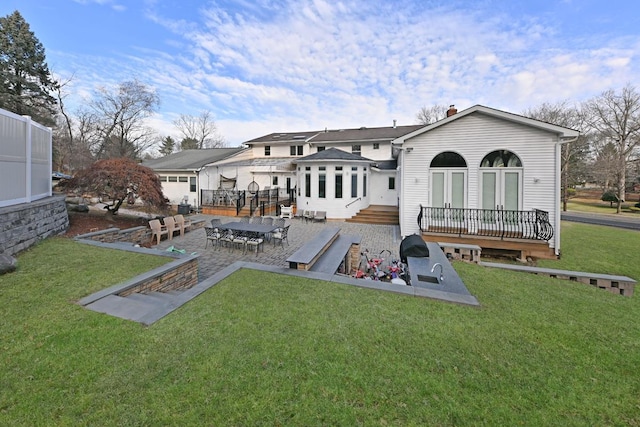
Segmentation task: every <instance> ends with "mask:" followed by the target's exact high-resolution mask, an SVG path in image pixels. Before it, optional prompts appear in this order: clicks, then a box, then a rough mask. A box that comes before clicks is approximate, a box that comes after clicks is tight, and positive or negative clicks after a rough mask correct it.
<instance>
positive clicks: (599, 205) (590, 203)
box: [567, 200, 638, 218]
mask: <svg viewBox="0 0 640 427" xmlns="http://www.w3.org/2000/svg"><path fill="white" fill-rule="evenodd" d="M634 205H635V202H631V203H623V204H622V212H620V213H619V214H618V213H617V207H616V205H615V203H614V204H613V206H611V204H610V203H609V202H602V201H599V200H572V201H569V202H567V210H568V211H575V212H587V213H597V214H612V215H622V216H630V217H633V218H637V217H638V212H637V208H634Z"/></svg>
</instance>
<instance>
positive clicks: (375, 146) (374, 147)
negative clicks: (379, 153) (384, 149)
mask: <svg viewBox="0 0 640 427" xmlns="http://www.w3.org/2000/svg"><path fill="white" fill-rule="evenodd" d="M373 149H374V150H379V149H380V144H379V143H377V142H374V143H373Z"/></svg>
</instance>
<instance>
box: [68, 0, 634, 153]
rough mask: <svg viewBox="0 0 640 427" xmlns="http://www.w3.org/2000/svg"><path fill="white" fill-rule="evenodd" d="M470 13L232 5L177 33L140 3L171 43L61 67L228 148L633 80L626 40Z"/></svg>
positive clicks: (471, 9) (311, 2) (358, 5)
mask: <svg viewBox="0 0 640 427" xmlns="http://www.w3.org/2000/svg"><path fill="white" fill-rule="evenodd" d="M76 1H78V2H80V3H83V4H85V3H87V2H88V1H89V0H83V1H81V0H76ZM93 1H94V2H96V3H98V4H103V5H112V6H113V5H116V3H115V2H111V1H108V0H93ZM229 4H233V5H234V7H235V9H231V8H230V6H229ZM482 4H483V3H478V4H477V5H475V6H468V5H467V6H466V7H465V8H464V9H462V8H455V4H454V3H451V4H445V3H441V2H437V3H436V2H432V3H429V2H417V3H415V4H412V3H410V2H408V1H407V2H392V3H384V2H364V1H358V0H353V1H343V2H331V1H324V0H295V1H294V0H290V1H289V2H271V1H268V0H264V1H259V2H249V1H245V0H236V1H235V2H234V3H225V8H223V7H222V6H219V5H218V3H216V2H214V3H210V4H206V5H203V8H202V9H201V10H200V16H199V19H198V20H190V21H189V20H186V19H185V18H184V17H183V18H180V19H175V20H172V19H171V18H170V17H168V16H162V15H161V14H160V12H157V11H154V9H153V8H154V5H155V2H154V1H149V3H148V4H147V6H148V7H149V8H150V9H149V12H148V15H147V16H148V18H149V19H151V20H152V21H153V22H155V23H157V24H159V25H161V26H163V27H164V28H166V29H167V30H169V31H170V32H171V34H170V36H171V39H170V40H167V41H165V42H164V46H163V48H157V49H156V50H140V51H138V52H136V53H134V54H133V55H135V56H132V55H128V56H127V57H126V61H124V62H117V63H116V62H111V63H110V62H109V61H108V60H106V59H104V58H97V57H94V58H91V66H87V65H84V64H83V62H82V61H83V60H84V61H86V58H84V59H81V58H78V61H77V62H74V65H73V66H75V67H78V68H82V69H83V70H85V71H87V72H90V70H95V69H96V68H97V67H99V68H100V70H102V72H101V73H100V74H98V75H96V76H95V77H94V81H95V82H98V81H102V82H103V83H104V82H109V81H117V80H118V79H120V81H122V80H125V79H129V78H132V77H140V76H142V77H143V78H142V79H141V80H143V81H145V82H148V83H149V84H153V85H154V86H155V87H157V88H158V90H159V92H160V94H161V98H162V102H163V106H162V109H163V111H164V114H163V115H162V116H160V118H159V119H158V120H162V119H165V118H166V117H170V116H171V114H174V115H176V114H180V113H184V114H196V113H197V112H199V111H201V110H211V111H212V112H213V113H214V115H215V116H216V117H217V122H218V124H219V126H220V129H221V131H222V132H223V134H224V135H225V137H226V138H227V140H229V141H230V142H232V143H233V144H234V145H235V144H237V143H240V142H242V141H244V140H246V139H251V138H255V137H257V136H260V135H261V134H264V133H269V132H273V131H287V130H304V129H315V128H324V127H325V126H327V127H347V126H384V125H388V124H391V121H392V120H393V119H398V123H399V124H410V123H413V122H414V120H415V113H416V112H417V111H418V110H419V108H420V107H422V106H424V105H426V106H430V105H432V104H444V105H449V104H456V105H457V106H458V108H466V107H469V106H471V105H473V104H477V103H482V104H485V105H489V106H493V107H496V108H506V109H508V110H510V111H513V112H516V113H517V112H520V111H522V110H523V109H524V108H527V107H530V106H534V105H537V104H539V103H542V102H545V101H554V100H559V99H574V100H577V101H579V100H582V99H585V98H587V97H590V96H592V95H594V94H597V93H599V92H601V91H602V90H604V89H607V88H610V87H615V86H616V85H622V84H624V83H626V82H627V81H629V80H633V78H634V77H636V76H637V73H638V53H639V52H640V43H638V41H637V38H633V37H629V38H627V39H624V40H623V39H620V38H618V39H616V38H606V39H604V38H603V39H602V40H598V39H597V36H593V37H582V38H580V39H579V40H578V39H563V38H562V34H563V33H562V31H563V28H562V26H561V25H560V24H559V23H561V22H562V21H558V22H550V21H545V20H544V18H543V17H530V16H514V15H513V14H511V13H509V12H508V11H504V10H499V9H496V8H495V6H496V5H495V4H494V3H493V2H492V3H491V4H492V5H493V7H494V8H493V9H486V10H485V9H482V7H483V6H482ZM167 38H169V36H168V37H167ZM576 46H579V48H576ZM164 48H166V49H167V52H168V51H171V53H170V54H169V53H167V52H163V51H162V49H164ZM120 59H122V58H120ZM96 64H97V65H96ZM73 66H71V65H70V66H69V67H70V68H69V70H72V67H73ZM625 76H626V77H625ZM630 76H631V77H630Z"/></svg>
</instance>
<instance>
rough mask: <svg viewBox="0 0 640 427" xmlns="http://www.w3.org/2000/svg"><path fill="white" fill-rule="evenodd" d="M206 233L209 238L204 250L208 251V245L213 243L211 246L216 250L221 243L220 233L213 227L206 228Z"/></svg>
mask: <svg viewBox="0 0 640 427" xmlns="http://www.w3.org/2000/svg"><path fill="white" fill-rule="evenodd" d="M204 231H205V233H206V236H207V241H206V242H205V244H204V248H205V249H207V245H208V244H209V242H211V246H213V247H214V248H215V247H216V246H218V245H219V243H220V233H218V232H217V231H216V229H215V228H213V227H204Z"/></svg>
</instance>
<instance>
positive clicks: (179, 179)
mask: <svg viewBox="0 0 640 427" xmlns="http://www.w3.org/2000/svg"><path fill="white" fill-rule="evenodd" d="M178 181H179V182H187V181H188V179H187V177H186V176H181V177H178Z"/></svg>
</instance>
